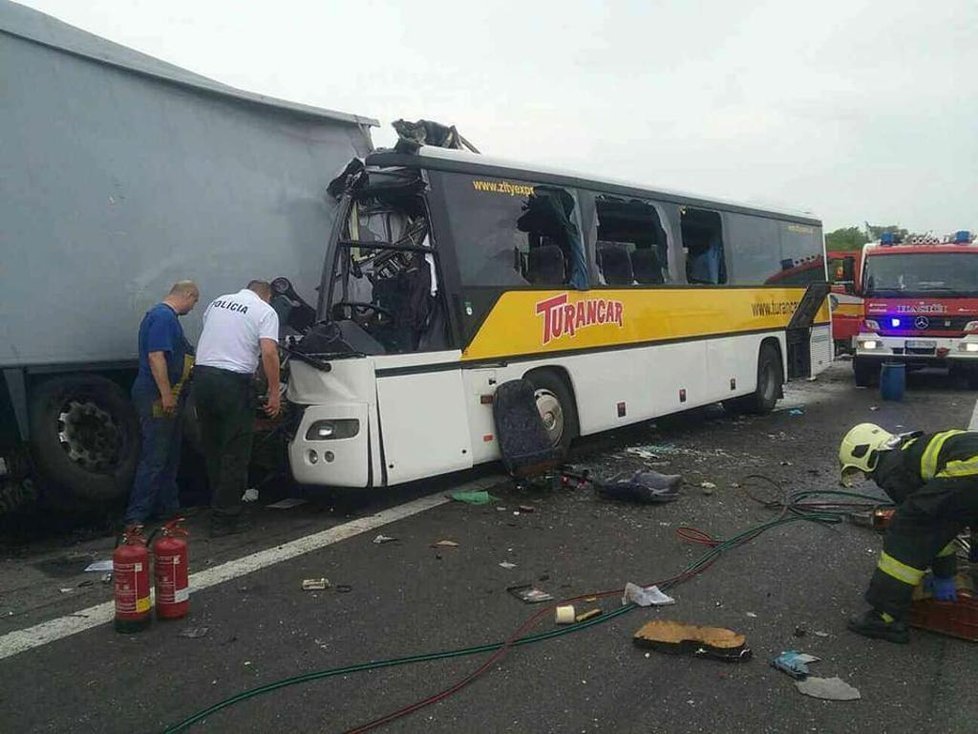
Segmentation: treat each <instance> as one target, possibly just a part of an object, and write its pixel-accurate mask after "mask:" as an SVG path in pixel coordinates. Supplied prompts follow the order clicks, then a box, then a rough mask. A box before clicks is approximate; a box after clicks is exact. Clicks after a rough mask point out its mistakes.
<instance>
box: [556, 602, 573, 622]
mask: <svg viewBox="0 0 978 734" xmlns="http://www.w3.org/2000/svg"><path fill="white" fill-rule="evenodd" d="M575 619H576V614H575V613H574V606H573V605H572V604H568V605H567V606H563V607H557V608H556V610H554V622H555V623H556V624H572V623H573V622H574V620H575Z"/></svg>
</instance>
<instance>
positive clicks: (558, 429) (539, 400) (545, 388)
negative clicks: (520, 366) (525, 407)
mask: <svg viewBox="0 0 978 734" xmlns="http://www.w3.org/2000/svg"><path fill="white" fill-rule="evenodd" d="M526 379H527V380H529V381H530V383H531V384H532V385H533V395H534V398H535V399H536V404H537V411H539V413H540V418H541V419H542V420H543V426H544V428H546V430H547V436H548V437H549V438H550V445H551V446H553V447H554V448H555V449H557V450H558V451H559V452H560V453H561V454H562V455H563V454H566V453H567V451H568V449H569V448H570V444H571V441H573V440H574V439H575V438H577V436H578V433H579V430H580V429H579V427H578V423H577V408H576V407H575V405H574V398H573V396H572V395H571V391H570V389H569V388H568V387H567V383H565V382H564V381H563V380H562V379H561V378H560V377H559V376H558V375H556V374H554V373H553V372H550V371H548V370H541V371H539V372H530V373H529V374H527V375H526Z"/></svg>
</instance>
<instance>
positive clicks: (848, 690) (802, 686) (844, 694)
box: [795, 675, 862, 701]
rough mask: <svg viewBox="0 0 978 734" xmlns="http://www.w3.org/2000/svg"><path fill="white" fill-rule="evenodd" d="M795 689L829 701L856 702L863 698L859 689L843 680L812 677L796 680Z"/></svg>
mask: <svg viewBox="0 0 978 734" xmlns="http://www.w3.org/2000/svg"><path fill="white" fill-rule="evenodd" d="M795 687H796V688H797V689H798V690H799V691H801V692H802V693H804V694H805V695H806V696H811V697H812V698H822V699H825V700H828V701H855V700H856V699H859V698H862V695H861V694H860V693H859V689H858V688H853V687H852V686H850V685H849V684H848V683H846V682H845V681H844V680H842V679H841V678H817V677H815V676H813V675H810V676H808V677H807V678H805V680H796V681H795Z"/></svg>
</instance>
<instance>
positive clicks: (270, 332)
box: [195, 288, 278, 375]
mask: <svg viewBox="0 0 978 734" xmlns="http://www.w3.org/2000/svg"><path fill="white" fill-rule="evenodd" d="M259 339H273V340H274V341H275V342H276V343H278V314H277V313H275V309H273V308H272V307H271V306H269V305H268V304H267V303H265V302H264V301H263V300H262V299H261V298H259V297H258V294H257V293H255V292H254V291H251V290H248V289H247V288H244V289H243V290H240V291H238V292H237V293H229V294H228V295H226V296H221V297H220V298H216V299H214V300H213V301H212V302H211V305H209V306H208V307H207V310H206V311H204V330H203V331H202V332H201V334H200V341H199V342H198V344H197V358H196V360H195V363H196V364H199V365H203V366H206V367H218V368H220V369H222V370H230V371H231V372H241V373H244V374H249V375H250V374H251V373H252V372H254V371H255V370H256V369H258V361H259V358H260V356H261V346H260V344H259V341H258V340H259Z"/></svg>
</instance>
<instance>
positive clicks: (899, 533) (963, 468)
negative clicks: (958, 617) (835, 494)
mask: <svg viewBox="0 0 978 734" xmlns="http://www.w3.org/2000/svg"><path fill="white" fill-rule="evenodd" d="M839 462H840V464H841V465H842V481H843V483H844V484H849V482H850V480H851V479H852V477H853V475H855V474H858V473H860V472H862V473H863V474H865V475H866V476H868V477H869V478H870V479H872V480H873V481H874V482H876V484H877V485H878V486H879V487H880V488H881V489H883V491H884V492H886V494H887V495H888V496H889V497H890V499H892V500H893V502H894V503H895V504H896V512H895V513H894V514H893V519H892V520H891V522H890V525H889V527H888V528H887V531H886V535H885V536H884V538H883V550H882V552H881V553H880V557H879V561H878V562H877V564H876V571H875V572H874V573H873V578H872V580H871V581H870V584H869V589H868V590H867V591H866V601H868V602H869V603H870V604H871V605H872V607H873V608H872V609H870V610H869V611H867V612H866V613H865V614H863V615H862V616H861V617H856V618H853V619H850V620H849V624H848V627H849V629H850V630H852V631H853V632H858V633H859V634H861V635H865V636H866V637H875V638H879V639H883V640H888V641H889V642H909V639H910V636H909V633H908V631H907V624H906V619H907V614H908V612H909V610H910V603H911V600H912V595H913V590H914V587H915V586H917V584H919V583H920V582H921V580H922V579H924V576H925V573H926V571H927V568H928V566H929V567H930V568H931V571H932V572H933V573H932V576H930V577H928V579H927V581H926V584H927V587H928V588H929V589H930V591H931V593H932V594H933V597H934V598H935V599H937V600H938V601H956V600H957V590H956V586H955V580H954V576H955V572H956V570H957V569H956V558H955V550H954V539H955V538H956V537H957V536H958V535H959V534H960V533H961V532H962V531H963V530H964V529H965V528H966V527H968V526H969V525H970V526H971V528H972V529H973V530H974V529H975V528H976V527H978V433H976V432H972V431H960V430H950V431H942V432H941V433H926V434H925V433H922V432H920V431H918V432H916V433H902V434H892V433H889V432H887V431H885V430H884V429H882V428H880V427H879V426H877V425H875V424H873V423H860V424H859V425H858V426H855V427H854V428H852V429H851V430H850V431H849V432H848V433H847V434H846V435H845V437H844V438H843V439H842V444H841V445H840V446H839Z"/></svg>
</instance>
